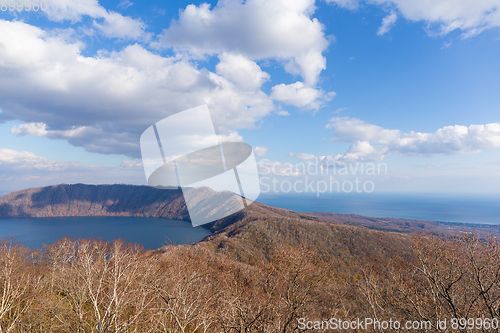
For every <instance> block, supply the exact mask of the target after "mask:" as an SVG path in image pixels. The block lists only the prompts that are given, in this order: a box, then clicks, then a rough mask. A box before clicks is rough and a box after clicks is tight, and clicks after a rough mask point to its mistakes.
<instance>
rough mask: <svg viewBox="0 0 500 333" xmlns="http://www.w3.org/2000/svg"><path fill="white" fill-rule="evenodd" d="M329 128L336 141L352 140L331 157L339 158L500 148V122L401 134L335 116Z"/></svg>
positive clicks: (378, 157) (361, 159)
mask: <svg viewBox="0 0 500 333" xmlns="http://www.w3.org/2000/svg"><path fill="white" fill-rule="evenodd" d="M326 127H327V128H331V129H333V132H334V135H335V138H334V139H333V140H334V141H340V142H348V143H351V146H350V147H349V149H348V150H347V151H346V152H345V153H343V154H338V155H336V156H334V157H330V158H331V159H333V160H336V161H370V160H376V161H380V160H382V159H383V158H384V157H385V156H387V155H389V154H400V155H416V156H425V155H427V156H428V155H433V154H467V153H477V152H480V151H482V150H493V149H498V148H500V123H491V124H486V125H470V126H460V125H454V126H445V127H443V128H440V129H438V130H437V131H436V132H434V133H420V132H414V131H411V132H408V133H401V131H399V130H389V129H385V128H382V127H380V126H376V125H372V124H368V123H366V122H364V121H362V120H359V119H355V118H348V117H342V118H341V117H333V118H332V119H330V122H329V123H328V125H327V126H326Z"/></svg>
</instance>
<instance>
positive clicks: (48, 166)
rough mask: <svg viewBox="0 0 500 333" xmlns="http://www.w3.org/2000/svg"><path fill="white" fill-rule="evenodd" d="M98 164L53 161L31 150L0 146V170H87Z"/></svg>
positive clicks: (94, 167)
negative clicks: (88, 164)
mask: <svg viewBox="0 0 500 333" xmlns="http://www.w3.org/2000/svg"><path fill="white" fill-rule="evenodd" d="M97 169H101V167H99V166H84V165H80V164H77V163H75V162H66V161H54V160H50V159H48V158H45V157H40V156H38V155H36V154H34V153H31V152H26V151H23V152H18V151H16V150H12V149H7V148H0V171H2V172H4V171H7V170H13V171H30V170H31V171H37V172H40V171H48V172H55V171H88V170H97Z"/></svg>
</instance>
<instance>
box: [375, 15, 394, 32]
mask: <svg viewBox="0 0 500 333" xmlns="http://www.w3.org/2000/svg"><path fill="white" fill-rule="evenodd" d="M397 19H398V15H397V14H396V12H394V11H392V12H391V13H390V14H389V15H387V16H386V17H384V18H383V19H382V25H381V26H380V27H379V28H378V31H377V35H379V36H383V35H385V34H386V33H388V32H389V30H391V28H392V26H393V25H394V23H396V20H397Z"/></svg>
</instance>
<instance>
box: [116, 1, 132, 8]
mask: <svg viewBox="0 0 500 333" xmlns="http://www.w3.org/2000/svg"><path fill="white" fill-rule="evenodd" d="M133 5H134V3H133V2H131V1H129V0H122V1H120V3H119V4H118V7H120V8H121V9H127V8H128V7H130V6H133Z"/></svg>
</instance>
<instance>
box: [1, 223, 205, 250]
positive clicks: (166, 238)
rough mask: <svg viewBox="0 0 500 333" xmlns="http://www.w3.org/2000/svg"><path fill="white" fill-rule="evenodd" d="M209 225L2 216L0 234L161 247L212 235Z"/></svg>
mask: <svg viewBox="0 0 500 333" xmlns="http://www.w3.org/2000/svg"><path fill="white" fill-rule="evenodd" d="M210 234H211V233H210V231H209V230H208V229H205V228H202V227H196V228H193V227H192V225H191V223H190V222H185V221H174V220H166V219H158V218H146V217H38V218H3V219H0V235H1V236H3V237H6V236H9V235H12V236H14V237H15V238H16V239H18V240H20V242H21V243H22V244H24V245H26V246H28V247H31V248H40V247H41V246H42V244H52V243H53V242H55V241H57V240H58V239H61V238H63V237H65V236H69V237H73V238H88V237H94V238H96V239H100V238H102V239H103V240H106V241H111V240H113V239H116V238H121V239H123V240H125V241H127V242H134V243H139V244H141V245H143V246H144V247H145V248H147V249H157V248H159V247H161V246H162V245H165V244H188V243H189V244H192V243H196V242H198V241H200V240H202V239H203V238H204V237H206V236H208V235H210Z"/></svg>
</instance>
